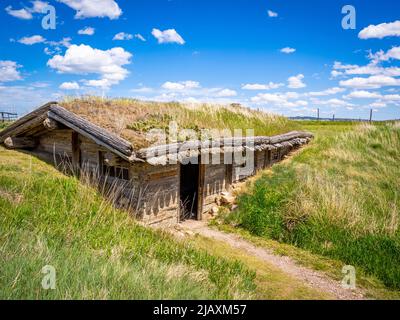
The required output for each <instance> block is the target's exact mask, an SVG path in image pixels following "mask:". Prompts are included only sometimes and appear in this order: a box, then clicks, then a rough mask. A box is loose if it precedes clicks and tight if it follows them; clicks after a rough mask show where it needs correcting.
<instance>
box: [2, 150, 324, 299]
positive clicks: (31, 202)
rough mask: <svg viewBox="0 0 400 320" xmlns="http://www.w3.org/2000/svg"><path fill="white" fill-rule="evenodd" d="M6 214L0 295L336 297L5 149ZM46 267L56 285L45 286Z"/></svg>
mask: <svg viewBox="0 0 400 320" xmlns="http://www.w3.org/2000/svg"><path fill="white" fill-rule="evenodd" d="M0 212H1V214H0V288H1V290H0V299H249V298H254V299H323V298H329V297H330V296H329V295H328V294H326V293H324V292H320V291H318V290H315V289H312V288H309V287H308V286H307V285H306V284H305V283H303V282H302V281H300V280H297V279H294V278H292V277H291V276H289V275H287V274H285V273H284V272H283V271H281V270H279V269H278V268H276V267H274V266H272V265H269V264H267V263H265V262H262V261H260V260H257V259H256V258H254V257H253V256H251V255H249V254H247V253H246V252H243V251H241V250H238V249H234V248H231V247H230V246H228V245H224V244H223V243H218V242H215V241H211V240H209V239H205V238H199V237H194V238H193V239H187V240H185V241H183V240H182V241H177V240H176V239H174V238H172V237H171V236H168V235H167V234H165V233H161V232H157V231H154V230H151V229H148V228H145V227H142V226H139V225H138V224H136V223H135V221H134V220H133V218H132V217H130V216H129V214H128V213H126V212H122V211H118V210H115V209H113V208H112V207H111V206H110V205H109V203H107V202H105V201H104V200H103V199H102V198H101V196H100V195H99V194H98V193H97V192H96V191H95V190H94V189H92V188H91V187H88V186H87V185H85V184H83V183H81V182H80V181H78V180H77V179H75V178H71V177H66V176H64V175H62V174H61V173H59V172H58V171H56V170H55V169H54V168H52V167H51V166H50V165H47V164H45V163H43V162H41V161H39V160H37V159H35V158H32V157H30V156H28V155H26V154H23V153H19V152H14V151H8V150H5V149H2V148H1V147H0ZM45 265H51V266H53V267H55V269H56V281H57V282H56V290H44V289H42V286H41V282H42V279H43V277H44V274H42V273H41V270H42V268H43V267H44V266H45Z"/></svg>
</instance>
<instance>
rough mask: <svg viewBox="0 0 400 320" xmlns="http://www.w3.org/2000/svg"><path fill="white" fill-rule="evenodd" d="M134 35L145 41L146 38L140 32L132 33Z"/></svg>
mask: <svg viewBox="0 0 400 320" xmlns="http://www.w3.org/2000/svg"><path fill="white" fill-rule="evenodd" d="M134 37H135V38H136V39H139V40H141V41H146V39H145V38H144V37H143V36H142V35H141V34H140V33H136V34H135V35H134Z"/></svg>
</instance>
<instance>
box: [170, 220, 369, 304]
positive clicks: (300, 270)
mask: <svg viewBox="0 0 400 320" xmlns="http://www.w3.org/2000/svg"><path fill="white" fill-rule="evenodd" d="M171 231H172V230H171ZM177 231H178V232H177ZM173 233H174V234H175V235H176V236H181V237H195V236H196V235H198V236H202V237H206V238H208V239H212V240H213V241H216V242H223V243H225V244H227V245H229V246H230V247H232V248H233V249H235V250H240V251H242V253H244V254H245V255H247V256H248V257H251V258H256V259H258V260H261V261H262V262H263V263H265V264H269V265H272V266H274V267H276V268H278V269H279V270H281V271H282V272H284V273H286V274H287V275H289V276H290V277H292V278H294V279H296V280H300V281H301V282H302V283H304V285H305V286H308V287H310V288H312V289H315V290H317V291H320V292H321V293H323V294H326V296H324V298H325V297H326V298H327V299H339V300H362V299H365V295H364V292H363V291H362V290H360V289H356V290H351V289H346V288H344V287H343V286H342V284H341V282H340V281H336V280H333V279H331V278H329V277H328V276H326V275H325V274H323V273H321V272H317V271H315V270H312V269H309V268H306V267H303V266H300V265H298V264H297V263H296V262H295V261H294V260H292V259H291V258H290V257H287V256H279V255H276V254H274V253H272V251H270V250H268V249H266V248H261V247H257V246H255V245H254V244H252V243H251V242H249V241H247V240H245V239H243V238H241V237H240V236H238V235H236V234H231V233H225V232H222V231H219V230H216V229H213V228H210V227H209V226H208V225H207V223H206V222H202V221H194V220H188V221H185V222H183V223H181V224H179V225H178V226H176V227H175V228H174V230H173Z"/></svg>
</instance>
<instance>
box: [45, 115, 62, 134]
mask: <svg viewBox="0 0 400 320" xmlns="http://www.w3.org/2000/svg"><path fill="white" fill-rule="evenodd" d="M43 126H44V127H45V128H46V129H47V130H49V131H53V130H56V129H58V128H59V126H58V123H57V121H54V120H53V119H50V118H46V119H44V121H43Z"/></svg>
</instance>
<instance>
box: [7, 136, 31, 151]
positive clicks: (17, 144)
mask: <svg viewBox="0 0 400 320" xmlns="http://www.w3.org/2000/svg"><path fill="white" fill-rule="evenodd" d="M37 144H38V141H37V140H36V139H33V138H30V137H8V138H6V139H5V140H4V145H5V146H6V148H8V149H33V148H35V147H36V146H37Z"/></svg>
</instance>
